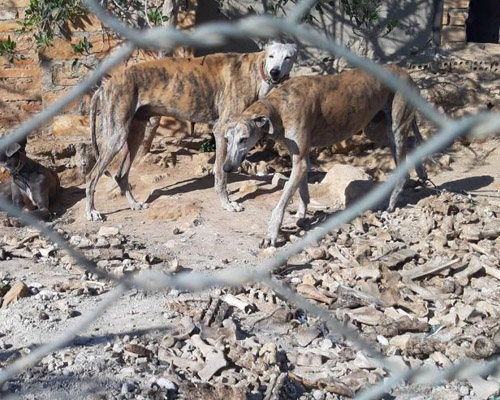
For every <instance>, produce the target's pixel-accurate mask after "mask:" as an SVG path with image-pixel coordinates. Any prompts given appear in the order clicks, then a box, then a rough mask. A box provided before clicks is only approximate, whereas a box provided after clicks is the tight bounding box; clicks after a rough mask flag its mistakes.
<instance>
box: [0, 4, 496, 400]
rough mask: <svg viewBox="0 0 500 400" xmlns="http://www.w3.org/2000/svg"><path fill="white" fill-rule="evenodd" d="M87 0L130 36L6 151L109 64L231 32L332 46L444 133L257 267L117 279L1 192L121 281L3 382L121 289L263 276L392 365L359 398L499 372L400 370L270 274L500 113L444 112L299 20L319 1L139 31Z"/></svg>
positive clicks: (205, 42)
mask: <svg viewBox="0 0 500 400" xmlns="http://www.w3.org/2000/svg"><path fill="white" fill-rule="evenodd" d="M83 2H84V3H85V5H86V6H87V7H88V8H89V10H90V11H91V12H93V13H94V14H95V15H96V16H97V17H98V18H99V19H100V20H101V22H102V23H103V24H104V25H105V26H107V27H108V28H110V29H111V30H113V31H114V32H115V33H116V34H118V35H119V36H121V37H123V38H124V39H126V40H127V41H126V43H125V44H124V45H123V46H121V47H120V48H118V49H117V50H116V51H114V52H113V53H112V54H111V56H110V57H109V58H107V59H105V60H104V61H103V62H102V63H101V64H100V65H99V66H98V67H97V68H96V70H95V71H94V72H93V73H92V75H91V76H90V77H88V78H87V79H85V80H84V81H83V82H81V83H80V84H79V85H77V86H75V87H74V88H73V89H72V90H71V91H70V92H69V93H68V94H67V95H66V96H65V97H64V98H62V99H60V100H58V101H56V102H54V103H53V104H52V105H51V106H50V107H48V108H47V109H45V110H43V111H42V112H40V113H39V114H37V115H36V116H34V117H33V118H31V119H29V120H28V121H26V122H24V123H23V124H21V126H20V127H19V128H17V129H16V130H15V131H14V132H12V133H10V134H8V135H6V136H5V137H3V138H2V139H0V151H3V150H4V148H5V146H7V145H8V144H10V143H13V142H17V141H20V140H22V139H24V138H26V137H27V136H28V135H29V134H30V133H31V132H32V131H33V130H35V129H37V128H39V127H40V126H41V125H42V124H44V123H47V122H49V121H50V120H51V119H52V118H53V117H54V116H56V115H57V114H59V113H60V112H61V111H62V110H63V109H64V107H65V106H66V105H67V104H68V103H71V102H73V101H74V100H77V99H78V98H80V97H81V96H82V95H84V94H85V93H86V92H88V91H89V90H91V89H92V87H93V86H94V85H96V84H97V83H98V82H99V81H100V79H101V78H102V77H103V76H104V75H105V74H106V73H107V72H108V71H110V70H111V69H112V68H113V67H114V66H116V65H118V64H119V63H121V62H122V61H124V60H125V59H127V58H128V57H129V56H130V55H131V54H132V53H133V52H134V51H135V50H136V49H139V48H148V49H156V50H173V49H174V48H175V47H177V46H188V47H194V48H201V47H205V48H209V47H212V46H215V45H219V44H221V43H224V42H225V41H227V40H228V39H230V38H239V37H244V38H248V37H258V38H263V39H269V38H273V37H276V36H278V35H282V34H285V35H289V36H292V37H294V38H295V39H296V40H297V41H298V42H299V43H303V44H307V45H309V46H312V47H316V48H318V49H321V50H324V51H327V52H329V53H331V54H332V55H334V56H337V57H344V58H345V59H346V60H347V61H348V62H350V63H351V64H352V65H354V66H358V67H360V68H363V69H364V70H366V71H368V72H369V73H372V74H373V75H375V76H376V77H377V78H378V79H380V80H381V81H382V82H383V83H384V84H385V85H386V86H387V87H389V88H391V89H393V90H394V91H399V92H400V93H402V94H403V95H404V96H405V98H406V99H407V101H408V102H409V103H411V104H412V105H413V106H415V107H416V108H417V109H418V111H419V112H420V113H421V114H422V115H424V116H425V117H426V118H428V119H429V120H430V121H432V122H433V123H434V124H436V126H437V127H439V128H440V132H439V133H437V134H436V135H434V136H433V137H432V138H431V139H429V140H428V141H426V142H425V143H423V144H421V145H420V146H419V147H417V148H416V149H415V150H414V151H413V152H412V153H411V154H409V155H408V157H407V159H406V160H405V162H403V163H401V164H400V165H399V166H398V167H397V168H396V169H395V170H394V172H393V174H392V175H391V176H390V177H389V179H388V180H387V181H386V182H384V183H382V184H380V185H378V186H377V187H376V189H375V190H372V191H371V192H370V193H369V194H367V195H366V196H364V197H363V198H362V199H361V200H359V201H358V202H356V203H355V204H353V205H352V206H350V207H348V208H346V209H345V210H344V211H342V212H340V213H338V214H336V215H335V216H333V217H330V218H329V219H327V220H326V221H325V222H324V223H322V224H321V225H320V226H318V227H317V228H315V229H314V230H312V231H310V232H308V234H307V235H306V236H304V237H303V238H302V239H300V240H298V241H297V242H295V243H293V244H289V245H288V246H287V247H286V248H285V249H283V250H281V251H279V252H278V253H277V254H276V255H275V256H274V257H272V258H270V259H268V260H265V261H263V262H262V263H260V264H258V265H253V266H251V267H252V268H248V265H247V266H246V267H245V268H235V267H233V268H227V269H225V270H223V271H220V272H217V273H214V274H211V275H207V274H204V273H199V272H191V273H190V274H189V275H187V274H183V273H180V274H178V275H176V276H167V275H165V274H162V273H160V272H154V271H143V272H141V273H139V274H138V275H136V276H133V277H127V278H123V279H121V280H118V279H116V277H114V276H113V275H111V274H109V273H108V272H107V271H106V270H105V269H101V268H98V267H97V265H96V263H95V262H93V261H91V260H89V259H87V258H86V257H84V256H83V255H82V254H81V253H80V252H78V251H77V250H75V249H73V248H72V247H71V246H70V245H69V243H68V242H67V241H66V240H65V239H64V238H63V237H62V236H61V235H60V234H58V233H57V232H56V231H54V230H53V229H52V228H51V227H50V226H49V225H47V224H44V223H42V222H40V221H38V220H36V219H35V218H33V217H32V216H30V215H29V214H23V213H22V210H21V209H19V208H17V207H15V206H14V205H11V204H9V203H8V202H7V201H6V200H5V199H4V198H2V197H0V209H2V210H4V211H6V212H8V213H9V214H11V215H13V216H15V217H17V218H19V219H20V220H21V222H23V223H24V224H26V225H31V226H33V227H34V228H36V229H37V230H39V231H40V233H41V234H43V235H45V236H46V237H47V238H48V239H50V240H51V241H53V242H54V243H56V244H57V245H58V247H59V249H61V250H65V251H67V252H68V254H69V255H71V256H72V257H73V259H74V260H75V261H76V262H77V263H78V264H79V265H80V266H81V267H83V268H84V269H85V270H87V271H89V272H91V273H93V274H96V275H97V276H99V277H100V278H102V279H108V280H111V281H115V282H116V284H117V286H116V287H115V288H114V289H113V290H112V291H111V292H110V293H108V294H107V295H106V296H105V298H104V299H103V300H102V301H101V303H100V304H99V306H98V307H97V308H96V309H95V310H93V311H92V312H90V313H88V314H87V315H85V316H83V317H82V318H81V319H80V320H79V322H78V323H76V324H75V325H74V326H73V327H72V328H71V329H68V330H66V331H64V332H62V333H61V335H60V336H58V337H57V338H55V339H54V340H52V341H51V342H49V343H46V344H44V345H41V346H40V347H38V348H37V349H35V350H34V351H32V352H31V353H30V354H28V355H26V356H24V357H22V358H20V359H18V360H16V361H15V362H13V363H12V364H10V365H9V366H8V367H6V368H4V369H3V370H0V388H1V387H2V385H3V384H4V383H6V382H7V381H8V380H9V379H11V378H13V377H14V376H15V375H16V374H17V373H19V372H21V371H22V370H24V369H26V368H29V367H32V366H33V365H35V364H36V363H38V362H39V361H40V360H41V359H42V358H43V357H44V356H46V355H47V354H49V353H51V352H53V351H56V350H58V349H60V348H62V347H64V346H66V345H67V344H69V343H71V341H72V340H73V339H74V338H75V337H76V336H77V335H78V334H79V333H80V332H82V331H83V330H84V329H86V328H87V327H88V326H89V325H90V324H91V323H92V322H93V321H95V320H96V319H97V318H98V317H99V316H100V315H102V314H103V313H105V312H106V310H107V309H108V308H109V307H110V306H111V305H113V304H114V303H115V302H117V301H119V299H120V297H121V296H122V294H123V293H124V292H125V291H126V290H127V289H129V288H132V287H135V288H138V289H142V290H152V289H154V290H165V289H178V290H185V291H190V292H196V291H201V290H204V289H208V288H213V287H231V286H241V285H244V284H249V283H253V282H259V283H262V284H264V285H266V286H268V287H269V288H270V289H272V290H273V291H275V292H276V293H278V294H279V295H281V296H282V297H283V298H285V299H286V300H287V301H288V302H290V303H292V304H295V305H296V306H298V307H300V308H302V309H304V310H305V311H307V312H308V313H310V314H314V315H316V316H317V317H318V318H320V319H322V320H323V321H324V322H325V323H326V325H327V326H328V327H329V329H330V330H331V331H334V332H336V333H337V334H339V335H342V336H343V337H345V338H346V339H347V340H348V341H349V342H351V343H352V344H353V345H355V346H356V347H357V348H358V349H360V350H362V351H364V352H365V353H366V354H367V355H369V356H371V357H373V358H374V359H375V361H376V362H377V363H378V364H379V365H380V366H381V367H383V368H384V369H386V370H387V371H388V372H389V376H388V377H387V378H386V379H385V380H383V381H381V382H380V383H378V384H376V385H373V386H372V387H370V388H368V389H366V390H364V391H363V392H362V393H360V394H358V396H357V397H356V399H359V400H375V399H379V398H381V397H382V396H383V395H384V394H385V393H388V392H389V391H391V390H392V389H393V388H394V387H396V386H398V385H399V384H401V383H403V382H415V383H419V384H439V383H442V382H445V381H450V380H453V379H465V378H467V377H470V376H477V375H487V374H491V373H493V372H495V371H497V369H498V368H499V367H500V360H498V361H490V362H486V363H485V362H471V361H470V360H464V361H460V362H456V363H454V365H453V366H452V367H450V368H447V369H441V370H438V369H436V368H425V367H419V368H413V369H407V370H404V371H400V370H399V369H398V368H397V367H395V366H393V365H392V364H391V363H390V362H389V361H388V360H387V359H386V357H385V356H384V354H382V353H380V352H379V351H378V350H376V349H375V348H373V347H372V346H371V345H370V344H368V343H367V342H366V341H365V340H364V339H363V338H362V337H361V335H360V334H359V333H358V332H356V331H354V330H352V329H348V328H347V327H345V326H344V325H343V324H342V323H341V322H339V321H338V320H337V319H336V318H335V317H334V315H333V314H332V313H331V312H329V311H328V310H326V309H324V308H321V307H319V306H316V305H315V304H312V303H311V302H309V301H308V300H306V299H305V298H304V297H302V296H300V295H299V294H297V293H296V292H294V291H293V290H291V289H290V288H289V287H287V286H285V285H283V284H282V283H281V282H279V281H277V280H276V279H274V278H273V277H272V275H271V274H272V272H273V271H274V270H275V269H276V268H278V267H280V266H282V265H283V264H284V263H286V261H287V260H288V258H289V257H291V256H292V255H294V254H297V253H299V252H301V251H303V250H304V249H305V248H306V247H307V246H309V245H311V244H313V243H316V242H318V241H319V240H321V239H322V238H323V237H324V236H325V235H326V234H327V233H329V232H331V231H333V230H334V229H336V228H338V227H339V226H340V225H342V224H344V223H347V222H350V221H351V220H352V219H354V218H356V217H357V216H359V215H361V214H362V213H363V212H365V211H366V210H368V209H370V208H373V207H375V206H376V205H377V204H379V203H380V202H381V201H382V200H383V199H385V198H386V197H387V196H388V195H389V194H390V192H391V191H392V189H393V187H394V186H395V185H396V183H397V182H398V181H399V180H400V179H401V178H402V177H404V176H405V175H406V174H407V172H408V171H409V170H410V169H411V168H414V167H415V166H416V165H417V164H418V163H419V162H421V160H423V159H425V158H426V157H428V156H430V155H432V154H433V153H435V152H437V151H440V150H442V149H443V148H446V147H447V146H448V145H449V144H451V143H452V142H453V141H454V140H455V139H456V138H457V137H460V136H463V135H466V134H471V135H474V136H482V135H487V134H492V133H496V132H498V131H499V130H500V114H495V113H491V112H489V113H482V114H478V115H474V116H468V117H464V118H462V119H459V120H452V119H450V118H448V117H447V116H445V115H443V114H441V113H439V112H438V111H437V110H436V108H435V107H433V106H432V105H431V104H429V103H428V102H427V101H426V100H424V99H423V98H422V97H421V96H420V95H419V94H418V92H416V91H415V90H414V89H413V88H412V87H410V86H409V85H407V84H406V83H404V82H402V81H401V80H399V79H398V78H397V77H395V76H393V75H392V74H390V73H389V72H388V71H386V70H385V69H383V68H382V67H381V66H380V65H378V64H376V63H374V62H372V61H370V60H368V59H365V58H362V57H359V56H357V55H356V54H354V53H352V52H350V51H349V50H348V49H346V48H345V47H343V46H341V45H339V44H337V43H335V42H334V41H332V39H331V38H329V37H327V36H324V35H322V34H320V33H319V32H316V31H314V30H311V29H310V28H308V27H305V26H304V25H301V24H299V23H298V22H299V21H300V19H301V18H302V17H303V16H304V15H305V14H307V13H308V12H309V11H310V9H311V8H312V7H313V6H314V5H315V4H316V2H317V0H301V1H299V2H298V3H297V4H296V5H295V7H294V9H293V10H292V11H291V12H290V13H289V14H288V16H286V17H285V18H281V19H278V18H272V17H269V16H252V17H247V18H243V19H241V20H239V21H238V22H232V23H221V22H217V23H209V24H204V25H201V26H199V27H197V28H195V29H194V30H193V31H191V32H189V33H186V32H181V31H179V30H176V29H174V28H165V27H157V28H151V29H147V30H137V29H135V28H132V27H129V26H127V25H125V24H123V23H122V22H121V21H119V20H118V19H116V18H115V17H114V16H112V15H111V14H109V13H108V12H107V11H106V10H104V9H103V8H102V7H101V5H100V4H99V2H98V1H97V0H83Z"/></svg>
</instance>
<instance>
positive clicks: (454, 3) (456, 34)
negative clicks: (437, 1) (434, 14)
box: [441, 0, 469, 44]
mask: <svg viewBox="0 0 500 400" xmlns="http://www.w3.org/2000/svg"><path fill="white" fill-rule="evenodd" d="M468 13H469V0H444V10H443V27H442V30H441V43H442V44H445V43H456V44H460V43H463V44H465V43H466V42H467V35H466V30H465V20H466V19H467V16H468Z"/></svg>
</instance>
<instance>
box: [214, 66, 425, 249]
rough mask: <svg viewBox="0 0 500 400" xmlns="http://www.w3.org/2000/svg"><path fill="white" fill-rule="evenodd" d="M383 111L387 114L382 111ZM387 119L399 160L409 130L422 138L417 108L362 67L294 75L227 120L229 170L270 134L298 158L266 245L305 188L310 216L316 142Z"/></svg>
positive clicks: (421, 171)
mask: <svg viewBox="0 0 500 400" xmlns="http://www.w3.org/2000/svg"><path fill="white" fill-rule="evenodd" d="M386 69H387V70H388V71H390V72H392V73H393V74H394V75H396V76H398V77H399V78H400V79H402V80H403V81H405V82H408V83H410V84H413V81H412V79H411V77H410V76H409V75H408V73H407V72H405V71H404V70H403V69H401V68H399V67H397V66H395V65H389V66H386ZM381 112H382V113H383V114H382V117H383V118H381V117H380V116H381V114H379V113H381ZM381 121H382V122H383V121H385V130H386V132H387V135H388V138H389V143H390V146H391V150H392V153H393V156H394V158H395V161H396V164H399V163H400V162H401V161H402V160H404V158H405V157H406V153H407V146H408V141H407V138H408V131H409V130H410V128H411V129H413V130H414V134H415V137H416V138H417V140H418V138H421V136H420V133H419V131H418V127H417V124H416V119H415V110H414V109H413V108H412V107H411V106H410V105H409V104H408V103H407V101H406V100H405V99H404V97H403V96H402V95H401V94H400V93H399V92H396V93H395V94H394V93H392V92H391V91H390V90H389V89H387V88H386V87H385V86H384V85H383V84H382V83H381V82H380V81H379V80H377V79H376V78H375V77H374V76H372V75H370V74H368V73H367V72H364V71H363V70H361V69H353V70H349V71H346V72H343V73H341V74H338V75H327V76H301V77H296V78H292V79H290V80H289V81H287V82H285V83H284V84H282V85H281V86H280V87H278V88H276V89H273V90H271V92H270V93H269V94H268V95H267V96H266V97H265V98H264V99H261V100H258V101H257V102H255V103H254V104H252V105H251V106H250V107H248V108H247V109H246V110H245V111H244V112H243V113H242V114H241V115H240V116H238V117H237V118H234V119H233V120H232V121H231V122H230V123H228V124H226V126H225V128H224V131H225V137H226V139H227V142H228V155H227V158H226V162H225V163H224V171H225V172H227V173H229V172H231V171H233V170H234V169H235V168H236V167H237V166H239V165H240V164H241V162H242V161H243V160H244V159H245V157H246V155H247V153H248V151H249V150H250V149H251V148H252V147H253V146H254V145H255V143H257V141H258V140H259V139H260V138H261V137H263V136H264V135H265V134H268V135H269V136H270V137H271V138H273V139H274V140H277V141H281V142H283V143H284V144H285V145H286V147H287V149H288V151H289V153H290V156H291V158H292V172H291V175H290V179H289V181H288V182H287V184H286V185H285V188H284V190H283V194H282V196H281V198H280V200H279V202H278V204H277V205H276V207H275V208H274V210H273V212H272V215H271V220H270V223H269V229H268V234H267V236H266V238H265V239H264V240H263V242H262V243H261V247H267V246H269V245H272V246H275V245H276V241H277V238H278V232H279V229H280V226H281V223H282V221H283V215H284V212H285V208H286V206H287V205H288V203H289V201H290V199H291V198H292V196H293V194H294V193H295V191H296V190H297V188H298V189H299V195H300V204H299V209H298V212H297V216H298V218H304V217H305V215H306V210H307V205H308V203H309V191H308V187H307V169H308V162H309V149H310V147H321V146H329V145H332V144H335V143H338V142H340V141H342V140H345V139H347V138H349V137H351V136H352V135H354V134H355V133H357V132H359V131H361V130H363V129H365V130H366V131H367V133H368V136H370V135H369V133H370V129H371V128H374V129H375V130H378V129H380V122H381ZM417 173H418V175H419V178H420V179H423V180H426V179H427V174H426V171H425V168H424V167H423V165H421V166H420V167H419V168H417ZM407 180H408V177H406V178H405V179H403V180H401V181H400V182H398V184H397V185H396V187H395V188H394V190H393V192H392V194H391V197H390V201H389V207H388V209H389V210H393V209H394V207H395V206H396V202H397V199H398V196H399V194H400V193H401V191H402V190H403V187H404V185H405V183H406V182H407Z"/></svg>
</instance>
